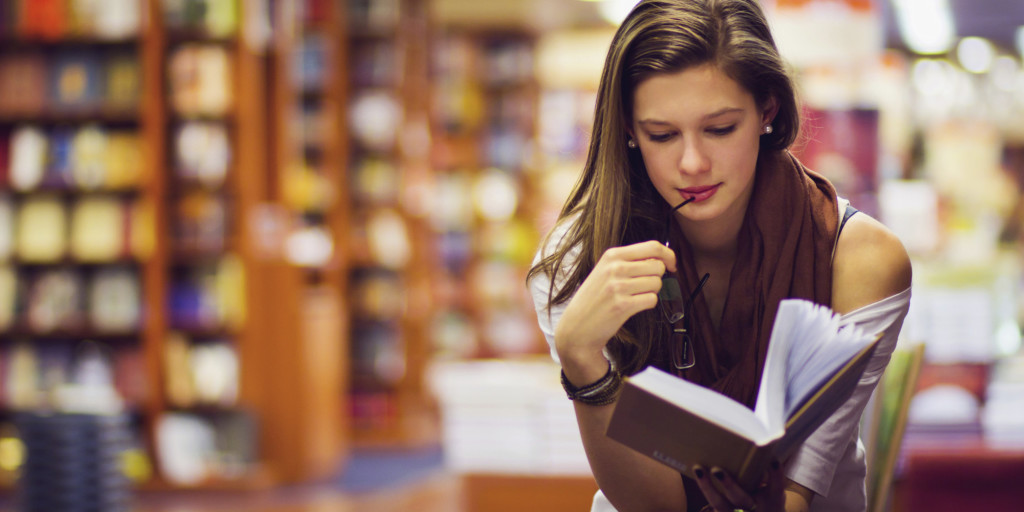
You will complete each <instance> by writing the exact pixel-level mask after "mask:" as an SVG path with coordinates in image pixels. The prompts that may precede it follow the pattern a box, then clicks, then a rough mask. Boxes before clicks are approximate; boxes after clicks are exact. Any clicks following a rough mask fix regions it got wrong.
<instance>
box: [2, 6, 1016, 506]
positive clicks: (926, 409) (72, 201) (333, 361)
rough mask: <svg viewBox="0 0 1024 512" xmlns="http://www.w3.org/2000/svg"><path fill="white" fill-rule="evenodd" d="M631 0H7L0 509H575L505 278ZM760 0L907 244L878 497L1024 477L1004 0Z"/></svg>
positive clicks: (852, 190)
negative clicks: (907, 300) (910, 280)
mask: <svg viewBox="0 0 1024 512" xmlns="http://www.w3.org/2000/svg"><path fill="white" fill-rule="evenodd" d="M633 3H635V2H632V1H630V0H604V1H583V0H543V1H542V0H507V1H499V0H0V506H5V507H8V509H10V510H16V509H17V510H22V509H24V510H48V511H58V510H71V508H66V507H70V506H71V505H67V503H73V502H75V500H77V501H78V502H79V503H81V502H82V500H96V503H102V504H101V505H97V508H94V509H95V510H175V511H186V510H196V511H203V510H240V509H244V510H267V511H283V510H380V511H388V510H396V511H398V510H417V511H428V512H429V511H477V510H480V511H502V510H531V511H547V510H552V511H554V510H559V511H563V510H588V509H589V502H590V498H591V496H592V494H593V492H594V490H595V489H596V485H595V484H594V482H593V478H592V477H591V476H590V473H589V469H588V466H587V462H586V459H585V456H584V455H583V452H582V446H581V444H580V442H579V439H578V432H577V430H576V426H575V420H574V416H573V412H572V407H571V403H570V402H569V401H567V400H565V397H564V394H563V393H562V390H561V388H560V386H559V383H558V368H557V366H556V365H555V364H554V363H553V362H552V361H551V359H550V356H549V355H548V348H547V345H546V343H545V342H544V339H543V337H542V336H541V334H540V332H539V330H538V328H537V324H536V317H535V314H534V309H533V304H532V302H531V300H530V298H529V295H528V293H527V290H526V287H525V284H524V279H525V274H526V271H527V269H528V268H529V265H530V262H531V260H532V257H533V254H534V251H535V250H536V248H537V246H538V244H539V243H540V241H541V239H542V237H543V235H544V234H545V233H546V232H547V230H548V229H550V227H551V226H552V224H553V222H554V219H555V218H556V216H557V213H558V211H559V209H560V207H561V204H562V202H563V201H564V199H565V197H566V195H567V193H568V191H569V190H570V188H571V187H572V185H573V184H574V182H575V180H576V179H577V177H578V176H579V173H580V170H581V168H582V165H583V160H584V158H585V156H586V150H587V144H588V140H589V130H590V124H591V122H592V117H593V106H594V100H595V97H596V90H597V85H598V77H599V73H600V70H601V66H602V64H603V60H604V56H605V52H606V50H607V47H608V44H609V42H610V40H611V37H612V33H613V32H614V30H615V27H616V25H617V23H619V21H620V20H621V19H622V17H624V16H625V14H626V12H628V10H629V9H630V8H631V7H632V5H633ZM762 4H763V5H764V7H765V9H766V11H767V12H768V14H769V18H770V21H771V24H772V27H773V30H774V31H775V36H776V40H777V43H778V45H779V47H780V49H781V51H782V54H783V56H784V58H785V59H786V60H787V61H788V63H789V64H790V65H791V68H792V71H793V73H794V76H795V77H796V78H797V83H798V86H799V90H800V96H801V100H802V102H803V113H804V131H803V134H802V136H801V138H800V140H799V141H798V143H797V145H796V147H795V148H794V149H793V151H794V153H795V154H797V155H798V156H799V157H800V158H801V159H802V160H803V161H804V162H805V163H806V164H807V165H809V166H810V167H811V168H813V169H815V170H817V171H819V172H821V173H823V174H824V175H826V176H827V177H829V178H830V179H831V180H832V181H833V183H834V184H835V185H836V186H837V188H838V190H839V191H840V193H841V195H844V196H845V197H848V198H850V199H851V200H852V201H853V203H854V205H855V206H857V207H858V208H859V209H861V210H863V211H866V212H868V213H869V214H871V215H873V216H875V217H876V218H878V219H880V220H881V221H882V222H883V223H885V224H886V225H887V226H889V227H890V228H891V229H892V230H894V231H895V232H896V233H897V234H898V235H899V236H900V237H901V239H902V240H903V242H904V244H905V245H906V247H907V248H908V250H909V251H910V253H911V255H912V259H913V264H914V279H915V282H914V298H913V301H912V303H911V314H910V316H909V317H908V319H907V321H906V324H905V325H904V329H903V333H902V336H901V342H900V343H901V347H900V353H899V354H898V355H897V357H896V358H895V359H894V363H893V365H892V366H891V367H890V371H889V372H888V373H887V375H886V379H885V381H884V386H883V391H880V392H879V393H878V394H877V396H876V397H875V402H874V403H873V404H872V406H871V407H870V408H869V411H868V414H866V416H865V422H864V425H863V429H862V431H863V432H862V434H863V436H864V438H865V442H866V443H867V444H868V448H869V454H870V459H869V462H870V466H871V475H872V476H871V479H870V480H869V486H870V489H871V491H870V495H871V498H872V501H873V505H872V507H873V510H886V509H890V510H963V509H984V510H1017V508H1015V507H1019V503H1017V502H1019V499H1017V498H1019V491H1015V489H1016V486H1017V485H1019V482H1020V481H1021V480H1022V479H1024V357H1022V355H1021V322H1022V321H1024V302H1022V300H1021V292H1022V291H1024V280H1022V279H1024V277H1022V275H1021V274H1022V272H1021V270H1022V264H1024V255H1022V246H1021V239H1022V236H1024V196H1022V185H1024V67H1022V64H1021V62H1022V53H1024V3H1022V2H1020V1H1018V0H972V1H968V0H766V1H764V2H762ZM61 496H63V497H65V498H64V499H65V501H60V500H59V499H58V498H59V497H61ZM1015 496H1016V498H1015ZM47 500H50V501H47ZM54 500H56V501H54ZM40 503H43V505H39V504H40ZM75 510H78V509H75Z"/></svg>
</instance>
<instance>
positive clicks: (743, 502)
mask: <svg viewBox="0 0 1024 512" xmlns="http://www.w3.org/2000/svg"><path fill="white" fill-rule="evenodd" d="M711 476H712V478H714V479H715V481H717V482H718V485H719V488H721V489H722V494H723V495H724V496H725V499H726V500H728V502H729V503H731V504H732V508H731V509H730V510H732V509H736V508H741V509H744V510H751V509H754V508H756V506H757V503H756V502H755V501H754V498H753V497H752V496H751V495H750V494H748V493H747V491H744V490H743V488H742V487H740V486H739V484H737V483H736V480H733V478H732V475H730V474H729V473H727V472H725V471H723V470H722V469H721V468H712V469H711Z"/></svg>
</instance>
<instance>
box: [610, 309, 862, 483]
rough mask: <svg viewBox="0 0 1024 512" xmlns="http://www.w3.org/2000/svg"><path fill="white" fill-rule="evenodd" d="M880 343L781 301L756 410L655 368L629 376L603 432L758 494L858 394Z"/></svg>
mask: <svg viewBox="0 0 1024 512" xmlns="http://www.w3.org/2000/svg"><path fill="white" fill-rule="evenodd" d="M879 339H880V337H874V336H867V335H865V334H864V333H862V332H859V331H857V330H855V329H852V328H844V329H839V327H838V316H835V315H833V313H832V312H831V311H830V310H828V309H827V308H824V307H822V306H817V305H814V304H812V303H810V302H807V301H803V300H795V299H791V300H785V301H783V302H782V303H781V304H780V307H779V313H778V315H777V317H776V321H775V327H774V329H773V331H772V337H771V340H770V342H769V349H768V355H767V358H766V361H765V369H764V372H763V374H762V380H761V387H760V391H759V392H758V399H757V404H755V408H754V410H753V411H752V410H750V409H748V408H747V407H745V406H744V405H742V404H740V403H739V402H736V401H734V400H732V399H731V398H729V397H727V396H725V395H721V394H719V393H717V392H715V391H712V390H710V389H708V388H705V387H703V386H700V385H697V384H694V383H691V382H688V381H686V380H683V379H680V378H677V377H675V376H673V375H671V374H668V373H666V372H663V371H661V370H659V369H656V368H653V367H651V368H647V369H645V370H643V371H641V372H640V373H638V374H636V375H634V376H632V377H628V378H627V379H626V384H625V386H624V388H623V390H622V394H621V395H620V396H619V399H618V402H617V404H616V406H615V411H614V413H613V414H612V419H611V421H610V423H609V426H608V430H607V435H608V436H609V437H611V438H612V439H615V440H617V441H619V442H621V443H623V444H625V445H626V446H629V447H631V448H633V449H635V450H637V451H639V452H641V453H643V454H645V455H647V456H649V457H651V458H653V459H655V460H657V461H659V462H661V463H663V464H665V465H667V466H670V467H672V468H674V469H676V470H677V471H680V472H681V473H684V474H687V475H688V476H690V477H693V472H692V468H693V466H694V465H698V464H699V465H702V466H704V467H707V468H711V467H714V466H718V467H721V468H722V469H725V470H726V471H728V472H729V473H730V474H732V475H733V477H734V478H736V480H737V482H738V483H739V484H740V485H741V486H743V487H744V488H746V489H755V488H756V487H757V486H758V484H759V483H760V480H761V478H762V476H763V475H764V473H765V471H766V470H767V468H768V466H769V464H770V462H771V460H772V459H773V458H778V459H779V460H782V461H784V460H785V459H786V457H788V456H789V455H791V454H792V453H793V452H794V451H795V449H796V448H797V447H799V446H800V444H801V443H802V442H803V441H804V440H805V439H807V437H808V436H810V435H811V433H813V432H814V431H815V430H816V429H817V428H818V427H819V426H820V425H821V424H822V423H823V422H824V421H825V420H826V419H828V417H829V416H831V415H832V413H833V412H835V411H836V410H837V409H838V408H839V407H840V406H841V405H842V404H843V403H844V402H845V401H846V400H847V399H848V398H849V397H850V395H851V394H852V393H853V390H854V389H855V388H856V386H857V383H858V381H859V380H860V376H861V374H862V373H863V372H864V368H865V367H866V366H867V364H868V361H869V360H870V359H871V356H872V355H873V354H874V350H875V347H876V346H877V344H878V341H879Z"/></svg>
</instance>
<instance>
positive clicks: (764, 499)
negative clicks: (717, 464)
mask: <svg viewBox="0 0 1024 512" xmlns="http://www.w3.org/2000/svg"><path fill="white" fill-rule="evenodd" d="M694 473H695V474H696V475H697V476H698V478H697V485H698V486H699V487H700V490H701V491H702V492H703V493H704V497H705V498H707V500H708V507H709V508H705V510H714V511H716V512H738V511H748V512H753V511H755V510H756V511H757V512H783V511H784V510H785V509H786V493H785V486H786V482H785V477H784V476H783V475H782V470H781V468H780V466H779V463H778V462H773V463H772V467H771V468H770V469H769V470H768V473H767V474H766V476H765V479H764V481H763V483H762V484H761V486H760V487H759V488H758V489H757V490H756V491H754V492H753V493H748V492H747V491H744V490H743V488H742V487H740V486H739V484H737V483H736V481H735V480H733V478H732V475H730V474H728V473H726V472H725V471H723V470H722V469H720V468H712V469H711V470H710V471H708V470H707V468H703V467H700V466H696V467H694ZM712 480H713V481H712Z"/></svg>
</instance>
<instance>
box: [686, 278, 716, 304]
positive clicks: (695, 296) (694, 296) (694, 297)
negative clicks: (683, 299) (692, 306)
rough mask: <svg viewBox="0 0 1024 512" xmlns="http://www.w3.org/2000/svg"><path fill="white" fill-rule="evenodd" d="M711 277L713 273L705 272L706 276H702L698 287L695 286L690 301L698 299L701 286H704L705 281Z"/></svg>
mask: <svg viewBox="0 0 1024 512" xmlns="http://www.w3.org/2000/svg"><path fill="white" fill-rule="evenodd" d="M709 277H711V274H709V273H707V272H705V273H704V277H702V278H700V282H699V283H697V287H696V288H694V289H693V293H692V294H690V302H693V301H695V300H697V295H699V294H700V290H701V288H704V283H706V282H708V278H709Z"/></svg>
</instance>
